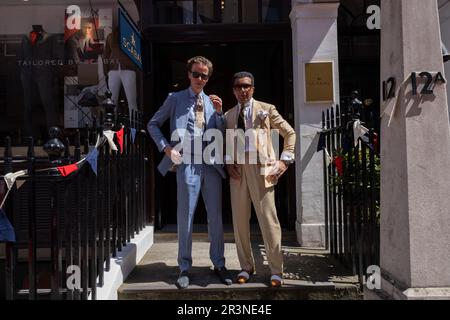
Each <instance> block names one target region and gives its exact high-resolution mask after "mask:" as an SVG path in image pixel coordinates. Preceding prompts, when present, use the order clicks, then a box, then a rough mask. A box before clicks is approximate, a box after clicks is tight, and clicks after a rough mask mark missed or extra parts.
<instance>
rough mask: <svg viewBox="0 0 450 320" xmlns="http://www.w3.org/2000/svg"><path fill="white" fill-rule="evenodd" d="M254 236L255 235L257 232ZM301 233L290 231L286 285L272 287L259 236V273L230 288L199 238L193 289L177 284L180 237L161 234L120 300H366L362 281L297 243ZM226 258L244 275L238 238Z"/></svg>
mask: <svg viewBox="0 0 450 320" xmlns="http://www.w3.org/2000/svg"><path fill="white" fill-rule="evenodd" d="M252 234H253V233H252ZM293 236H295V234H292V233H285V235H284V237H283V252H284V261H285V267H284V268H285V273H284V278H285V282H284V286H283V287H282V288H280V289H273V288H270V287H269V278H270V270H269V267H268V265H267V262H266V261H265V250H264V246H263V244H262V241H260V239H258V238H259V236H258V234H256V235H255V237H254V238H255V241H253V249H254V250H253V251H254V257H255V260H256V267H257V273H256V274H255V275H254V276H253V277H252V279H251V280H250V282H249V283H247V284H245V285H239V284H236V283H235V284H233V285H231V286H225V285H223V284H221V283H220V281H219V280H218V278H217V277H216V275H215V274H214V272H213V270H212V264H211V262H210V260H209V243H208V242H207V234H206V233H203V232H199V233H195V234H194V241H193V248H192V255H193V267H192V269H191V285H190V286H189V288H188V289H184V290H179V289H177V287H176V286H175V281H176V279H177V277H178V273H179V269H178V265H177V260H176V259H177V241H176V234H175V233H174V232H173V230H172V231H169V232H167V231H166V232H162V233H161V232H159V233H156V234H155V243H154V244H153V246H152V248H151V249H150V250H149V251H148V252H147V253H146V255H145V256H144V258H143V259H142V260H141V262H140V263H139V265H137V266H136V268H135V269H134V270H133V272H132V273H131V274H130V276H129V277H128V278H127V280H126V281H125V283H124V284H123V285H122V286H121V287H120V288H119V293H118V294H119V299H186V300H191V299H192V300H196V299H230V300H233V299H361V298H362V297H361V295H360V292H359V286H358V280H357V277H355V276H351V275H350V273H349V272H348V270H346V269H345V268H343V267H342V266H341V265H340V264H339V263H338V262H337V261H335V260H334V259H333V258H330V257H329V255H328V254H327V252H326V251H324V250H320V249H317V250H313V249H304V248H299V247H297V246H296V243H295V241H293V239H292V238H293ZM225 240H226V243H225V258H226V265H227V268H228V269H229V270H230V272H231V273H232V275H233V277H235V276H236V275H237V273H238V272H239V271H240V268H239V263H238V259H237V254H236V246H235V244H234V240H233V235H232V233H230V232H226V234H225Z"/></svg>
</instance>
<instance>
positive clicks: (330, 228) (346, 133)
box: [321, 98, 380, 285]
mask: <svg viewBox="0 0 450 320" xmlns="http://www.w3.org/2000/svg"><path fill="white" fill-rule="evenodd" d="M378 126H379V121H378V119H377V118H376V114H374V113H372V112H371V111H370V109H369V108H365V107H364V106H363V104H362V103H361V102H359V100H357V99H356V100H355V98H353V99H347V100H344V101H343V104H342V105H341V107H339V106H336V107H334V108H330V109H329V110H327V111H326V112H323V114H322V128H323V130H322V133H321V140H322V145H323V147H324V149H323V150H324V152H323V168H324V172H323V177H324V196H325V199H324V203H325V242H326V248H327V249H328V250H329V251H330V253H331V254H332V255H333V256H335V257H336V258H338V259H339V260H340V261H342V262H343V263H344V264H345V265H347V266H348V267H350V268H351V269H352V271H353V274H355V275H358V277H359V281H360V283H361V285H362V284H363V283H364V281H365V274H366V270H367V267H368V266H371V265H379V250H380V229H379V226H380V224H379V219H380V212H379V204H380V156H379V146H380V141H379V135H378V134H377V133H376V130H375V128H377V127H378Z"/></svg>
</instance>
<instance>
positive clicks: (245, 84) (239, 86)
mask: <svg viewBox="0 0 450 320" xmlns="http://www.w3.org/2000/svg"><path fill="white" fill-rule="evenodd" d="M251 87H253V86H252V85H251V84H248V83H242V84H235V85H234V86H233V88H235V89H245V90H248V89H250V88H251Z"/></svg>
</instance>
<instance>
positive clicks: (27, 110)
mask: <svg viewBox="0 0 450 320" xmlns="http://www.w3.org/2000/svg"><path fill="white" fill-rule="evenodd" d="M56 46H57V43H56V38H55V37H53V36H50V35H48V34H47V33H46V32H45V31H44V30H43V29H42V26H33V31H32V32H30V34H29V35H26V36H24V37H23V38H22V46H21V50H20V51H19V55H18V58H19V66H20V78H21V81H22V86H23V93H24V95H23V99H24V123H25V135H26V136H29V135H32V127H33V86H34V85H36V86H37V88H38V92H39V96H40V98H41V102H42V105H43V107H44V111H45V117H46V124H47V127H51V126H55V125H56V124H57V120H56V119H57V115H56V110H57V108H56V106H57V103H56V101H57V100H56V95H55V90H54V88H55V87H54V80H55V68H56V67H55V64H56V62H55V57H56V56H57V55H56V52H55V51H56Z"/></svg>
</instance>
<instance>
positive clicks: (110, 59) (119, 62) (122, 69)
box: [103, 28, 137, 114]
mask: <svg viewBox="0 0 450 320" xmlns="http://www.w3.org/2000/svg"><path fill="white" fill-rule="evenodd" d="M118 40H119V31H118V29H117V28H116V29H114V31H113V32H111V33H110V34H109V35H108V37H107V38H106V45H105V53H104V56H103V58H104V64H105V67H104V70H105V74H106V75H108V86H109V90H111V93H112V100H113V101H114V103H115V104H116V105H118V102H119V101H118V98H119V93H120V88H121V85H123V88H124V90H125V95H126V97H127V102H128V112H129V114H131V111H132V110H134V111H137V101H136V95H137V93H136V66H135V65H134V63H133V62H132V61H131V60H130V59H129V58H128V57H127V56H126V55H125V54H124V53H123V52H122V50H121V49H120V47H119V43H118Z"/></svg>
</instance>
